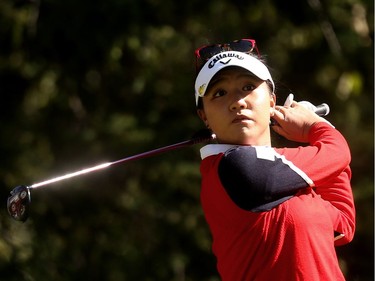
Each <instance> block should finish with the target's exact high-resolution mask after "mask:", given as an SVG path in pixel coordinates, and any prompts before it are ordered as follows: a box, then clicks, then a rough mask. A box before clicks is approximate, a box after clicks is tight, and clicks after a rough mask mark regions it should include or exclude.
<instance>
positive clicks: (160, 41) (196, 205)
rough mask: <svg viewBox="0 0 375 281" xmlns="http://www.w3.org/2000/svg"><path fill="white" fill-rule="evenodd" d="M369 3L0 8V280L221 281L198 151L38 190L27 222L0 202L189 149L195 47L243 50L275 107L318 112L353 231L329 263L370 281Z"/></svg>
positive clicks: (123, 1) (7, 0)
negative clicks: (343, 159) (349, 203)
mask: <svg viewBox="0 0 375 281" xmlns="http://www.w3.org/2000/svg"><path fill="white" fill-rule="evenodd" d="M373 4H374V3H373V1H370V0H333V1H327V0H307V1H292V0H285V1H276V0H273V1H272V0H255V1H251V3H250V1H240V0H215V1H213V0H207V1H203V2H202V1H196V0H192V1H170V0H107V1H99V0H90V1H88V0H81V1H74V0H65V1H58V0H44V1H43V0H13V1H12V0H0V94H1V102H0V111H1V119H0V120H1V130H0V134H1V138H0V152H1V162H0V175H1V177H0V194H1V202H3V203H2V206H3V207H2V208H1V209H0V231H1V236H0V276H1V277H0V279H1V280H9V281H13V280H36V281H40V280H54V281H60V280H108V281H112V280H113V281H114V280H173V281H189V280H194V281H196V280H210V281H215V280H219V278H218V275H217V273H216V267H215V258H214V256H213V254H212V252H211V248H210V246H211V237H210V234H209V232H208V228H207V225H206V223H205V220H204V217H203V214H202V211H201V208H200V202H199V188H200V174H199V163H200V158H199V148H200V147H201V145H196V146H193V147H189V148H185V149H182V150H177V151H173V152H170V153H166V154H163V155H159V156H156V157H152V158H149V159H143V160H139V161H134V162H130V163H127V164H125V165H119V166H115V167H113V168H111V169H108V170H105V171H100V172H96V173H93V174H90V175H87V176H81V177H79V178H75V179H71V180H66V181H63V182H60V183H56V184H53V185H49V186H47V187H45V188H40V189H35V190H33V192H32V205H31V214H30V219H29V220H28V221H27V222H26V223H20V222H16V221H14V220H12V219H11V218H10V217H9V215H8V214H7V211H6V198H7V196H8V194H9V192H10V190H12V189H13V188H14V187H15V186H17V185H19V184H27V185H31V184H33V183H36V182H40V181H43V180H46V179H49V178H51V177H54V176H59V175H62V174H65V173H68V172H73V171H76V170H79V169H81V168H86V167H90V166H93V165H96V164H100V163H102V162H106V161H113V160H117V159H120V158H123V157H126V156H130V155H133V154H137V153H140V152H144V151H147V150H150V149H154V148H158V147H161V146H165V145H168V144H172V143H175V142H179V141H182V140H185V139H189V138H190V137H191V136H192V135H193V134H194V133H195V132H196V131H197V130H198V129H200V128H202V127H203V124H201V122H200V121H199V120H198V117H197V116H196V113H195V107H194V97H193V92H194V90H193V84H194V78H195V60H194V55H193V52H194V49H195V48H196V47H199V46H200V45H203V44H207V43H217V42H227V41H231V40H234V39H240V38H254V39H256V40H257V43H258V47H259V50H260V52H261V54H262V55H263V56H264V57H265V58H266V60H267V64H268V65H269V66H270V69H271V72H272V74H273V76H274V78H275V81H276V83H277V89H278V90H277V96H278V103H279V104H282V103H283V102H284V100H285V98H286V96H287V95H288V94H289V92H290V91H292V92H293V93H294V95H295V99H296V100H309V101H311V102H312V103H315V104H319V103H322V102H326V103H328V104H329V105H330V107H331V113H330V115H329V116H328V120H329V121H331V122H332V123H333V124H334V125H335V126H336V127H337V128H338V129H339V130H340V131H341V132H342V133H343V134H344V136H345V137H346V138H347V140H348V142H349V145H350V147H351V150H352V164H351V166H352V170H353V178H352V185H353V192H354V196H355V200H356V205H357V220H358V222H357V231H356V236H355V238H354V240H353V242H352V243H351V244H349V245H346V246H342V247H339V248H338V249H337V251H338V256H339V260H340V265H341V268H342V270H343V272H344V273H345V275H346V277H347V280H349V281H354V280H361V281H362V280H365V281H367V280H373V277H374V276H373V273H374V256H373V250H374V231H373V230H374V216H373V213H374V212H373V211H374V128H373V125H374V115H373V114H374V72H373V70H374V69H373V66H374V48H373V39H374V37H373V31H374V28H373V27H374V19H373V11H374V6H373ZM274 138H275V139H274V142H275V143H283V142H284V141H283V140H282V139H281V138H280V137H277V136H274ZM265 270H267V269H265Z"/></svg>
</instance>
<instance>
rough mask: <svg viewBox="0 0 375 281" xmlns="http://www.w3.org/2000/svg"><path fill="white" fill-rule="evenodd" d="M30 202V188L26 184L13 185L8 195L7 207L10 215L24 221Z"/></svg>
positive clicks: (27, 214)
mask: <svg viewBox="0 0 375 281" xmlns="http://www.w3.org/2000/svg"><path fill="white" fill-rule="evenodd" d="M30 202H31V196H30V190H29V188H28V187H27V186H26V185H19V186H17V187H15V188H14V189H13V190H12V191H11V192H10V194H9V196H8V201H7V208H8V213H9V214H10V216H11V217H12V218H13V219H15V220H17V221H22V222H24V221H26V220H27V218H28V216H29V205H30Z"/></svg>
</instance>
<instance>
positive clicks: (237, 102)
mask: <svg viewBox="0 0 375 281" xmlns="http://www.w3.org/2000/svg"><path fill="white" fill-rule="evenodd" d="M245 108H247V103H246V99H245V97H244V96H243V95H239V94H238V95H235V97H234V99H233V102H232V104H231V105H230V109H231V110H238V109H245Z"/></svg>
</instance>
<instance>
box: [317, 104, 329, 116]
mask: <svg viewBox="0 0 375 281" xmlns="http://www.w3.org/2000/svg"><path fill="white" fill-rule="evenodd" d="M314 112H315V113H316V114H318V115H319V116H326V115H328V114H329V106H328V104H326V103H322V104H320V105H317V106H316V109H315V111H314Z"/></svg>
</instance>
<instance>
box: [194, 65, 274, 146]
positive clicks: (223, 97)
mask: <svg viewBox="0 0 375 281" xmlns="http://www.w3.org/2000/svg"><path fill="white" fill-rule="evenodd" d="M202 102H203V108H202V109H198V115H199V116H200V118H201V119H202V120H203V121H204V122H205V123H206V125H207V126H208V127H209V128H210V129H211V130H212V131H213V133H215V134H216V137H217V140H218V141H219V142H220V143H228V144H241V145H271V135H270V128H269V121H270V117H271V116H272V115H273V112H274V108H275V104H276V98H275V95H273V94H271V92H270V88H269V86H268V85H267V83H266V82H265V81H263V80H260V79H259V78H257V77H255V76H253V75H252V74H251V73H250V72H249V71H247V70H245V69H243V68H237V67H228V68H225V69H223V70H221V71H220V72H219V73H218V74H217V75H215V76H214V77H213V79H212V80H211V82H210V85H209V88H208V89H207V92H206V94H205V96H204V97H203V98H202Z"/></svg>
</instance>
